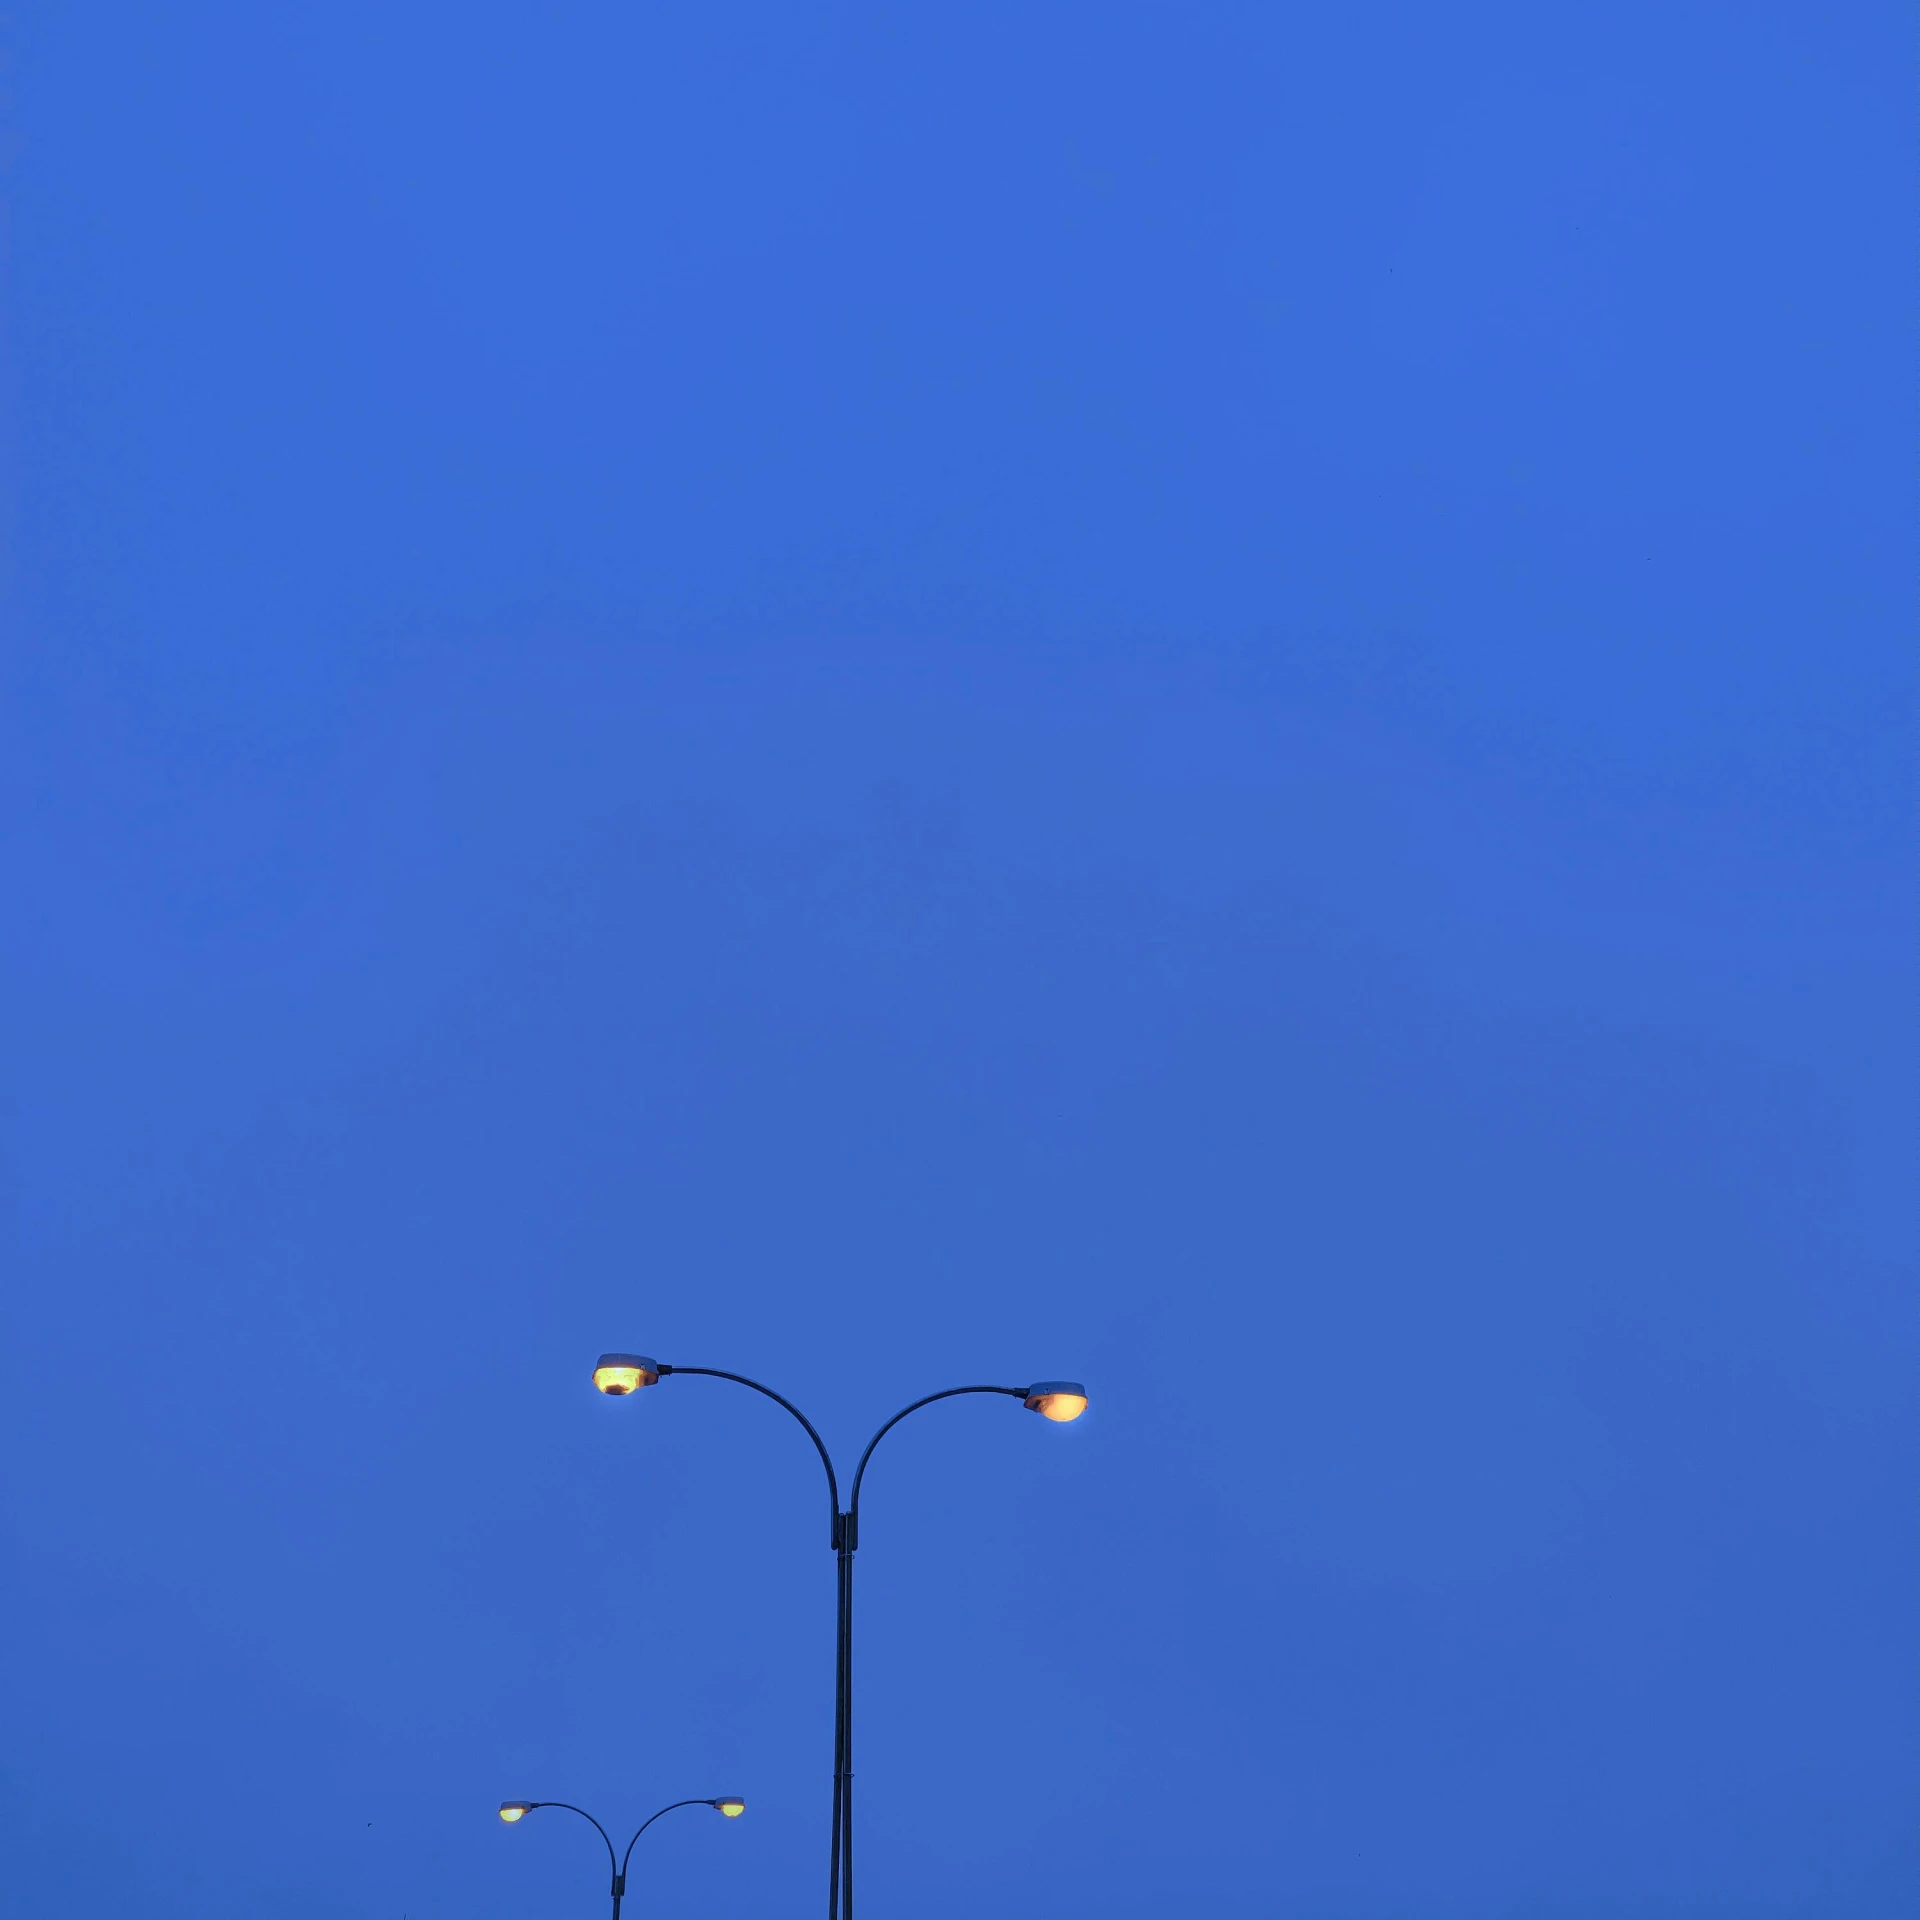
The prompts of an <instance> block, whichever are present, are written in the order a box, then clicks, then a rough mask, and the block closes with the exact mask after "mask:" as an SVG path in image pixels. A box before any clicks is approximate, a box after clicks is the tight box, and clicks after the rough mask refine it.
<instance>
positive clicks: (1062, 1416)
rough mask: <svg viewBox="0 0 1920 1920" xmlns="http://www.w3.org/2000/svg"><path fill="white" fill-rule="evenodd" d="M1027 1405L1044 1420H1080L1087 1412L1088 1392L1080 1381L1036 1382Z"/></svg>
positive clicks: (1030, 1389) (1030, 1391) (1030, 1388)
mask: <svg viewBox="0 0 1920 1920" xmlns="http://www.w3.org/2000/svg"><path fill="white" fill-rule="evenodd" d="M1026 1404H1027V1406H1028V1407H1029V1408H1030V1409H1031V1410H1032V1411H1033V1412H1035V1413H1037V1414H1039V1415H1040V1416H1041V1417H1042V1418H1043V1419H1047V1420H1059V1421H1067V1420H1078V1419H1079V1418H1080V1416H1081V1415H1082V1414H1083V1413H1085V1412H1086V1410H1087V1390H1086V1388H1085V1387H1083V1386H1082V1385H1081V1384H1080V1382H1079V1381H1078V1380H1036V1381H1035V1382H1034V1384H1033V1385H1032V1386H1030V1387H1029V1388H1028V1389H1027V1401H1026Z"/></svg>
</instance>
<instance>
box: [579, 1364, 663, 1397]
mask: <svg viewBox="0 0 1920 1920" xmlns="http://www.w3.org/2000/svg"><path fill="white" fill-rule="evenodd" d="M659 1378H660V1369H659V1368H658V1367H657V1366H655V1365H654V1363H653V1362H652V1361H651V1360H649V1359H648V1358H647V1356H646V1355H645V1354H644V1353H603V1354H602V1355H601V1356H600V1361H599V1364H598V1365H597V1366H596V1367H595V1368H594V1370H593V1384H594V1385H595V1386H596V1387H598V1388H599V1389H600V1391H601V1392H602V1393H610V1394H613V1395H614V1396H615V1397H616V1398H617V1397H618V1396H619V1395H620V1394H623V1393H637V1392H638V1391H639V1390H640V1389H641V1388H642V1387H650V1386H652V1385H653V1383H654V1382H655V1381H656V1380H658V1379H659Z"/></svg>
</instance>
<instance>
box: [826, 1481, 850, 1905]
mask: <svg viewBox="0 0 1920 1920" xmlns="http://www.w3.org/2000/svg"><path fill="white" fill-rule="evenodd" d="M833 1535H834V1539H833V1545H834V1573H835V1577H836V1587H835V1592H834V1602H833V1852H832V1857H831V1859H830V1861H829V1863H828V1868H827V1920H840V1854H841V1838H840V1835H841V1821H842V1817H843V1814H844V1809H845V1805H846V1770H847V1571H848V1566H849V1560H848V1555H847V1520H846V1515H845V1514H839V1515H837V1516H836V1517H835V1521H834V1529H833Z"/></svg>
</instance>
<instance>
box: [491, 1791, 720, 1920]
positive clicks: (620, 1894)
mask: <svg viewBox="0 0 1920 1920" xmlns="http://www.w3.org/2000/svg"><path fill="white" fill-rule="evenodd" d="M541 1807H565V1808H566V1810H567V1812H569V1813H577V1814H578V1815H579V1816H580V1818H581V1819H582V1820H585V1821H588V1822H590V1823H591V1825H592V1827H593V1830H594V1832H595V1833H597V1834H598V1835H599V1836H600V1838H601V1839H602V1840H605V1841H606V1843H607V1865H608V1866H609V1867H611V1868H612V1869H613V1920H620V1902H621V1901H622V1900H623V1899H625V1897H626V1892H627V1862H628V1861H629V1860H631V1859H632V1858H633V1840H638V1839H639V1838H640V1836H641V1835H642V1834H643V1833H645V1832H646V1830H647V1829H648V1828H649V1827H650V1826H652V1825H653V1823H654V1821H656V1820H658V1819H659V1818H660V1813H671V1812H672V1811H673V1809H674V1807H711V1808H713V1810H714V1811H715V1812H716V1813H720V1814H724V1815H725V1816H726V1818H727V1819H729V1820H737V1819H739V1817H740V1816H741V1815H742V1814H743V1813H745V1812H746V1810H747V1803H746V1802H745V1801H744V1800H742V1799H741V1798H740V1796H739V1795H738V1794H737V1793H723V1794H722V1795H721V1796H720V1798H719V1799H718V1800H676V1801H674V1802H673V1803H672V1805H671V1806H665V1807H662V1808H661V1809H660V1813H656V1814H652V1815H649V1816H648V1818H646V1819H645V1820H642V1821H641V1822H640V1824H639V1826H637V1827H636V1828H635V1829H634V1830H633V1840H629V1841H628V1842H627V1850H626V1852H625V1853H623V1854H621V1855H620V1856H619V1858H618V1859H615V1857H614V1852H613V1841H612V1840H611V1839H610V1838H609V1837H608V1834H607V1830H606V1828H605V1827H603V1826H602V1825H601V1824H600V1822H599V1821H598V1820H595V1819H594V1817H593V1815H592V1814H590V1813H589V1812H588V1811H587V1810H586V1808H585V1807H576V1806H572V1805H569V1803H568V1802H567V1801H565V1800H502V1801H501V1802H500V1818H501V1819H502V1820H504V1821H505V1822H506V1823H507V1825H508V1826H510V1827H511V1826H513V1825H515V1824H516V1823H517V1822H519V1821H521V1820H524V1819H525V1818H526V1817H527V1815H528V1814H530V1813H534V1812H537V1811H538V1810H539V1809H540V1808H541Z"/></svg>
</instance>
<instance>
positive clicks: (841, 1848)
mask: <svg viewBox="0 0 1920 1920" xmlns="http://www.w3.org/2000/svg"><path fill="white" fill-rule="evenodd" d="M670 1373H690V1374H703V1375H705V1376H706V1377H707V1378H708V1379H711V1380H732V1381H734V1382H736V1383H737V1384H738V1385H740V1386H743V1387H751V1388H752V1389H753V1390H754V1392H755V1393H759V1394H764V1395H765V1396H766V1397H767V1398H768V1399H769V1400H771V1401H773V1402H775V1403H776V1404H777V1405H779V1406H782V1407H785V1408H786V1410H787V1411H788V1412H789V1413H790V1414H792V1415H793V1417H794V1418H795V1419H796V1420H797V1421H799V1423H800V1424H801V1426H803V1427H804V1428H805V1429H806V1430H807V1438H808V1439H809V1440H811V1441H812V1442H813V1445H814V1451H815V1452H816V1453H818V1454H819V1456H820V1464H821V1465H822V1466H823V1467H824V1468H825V1469H826V1473H827V1500H828V1507H829V1512H830V1514H831V1519H832V1527H831V1532H830V1534H829V1543H830V1544H831V1546H832V1548H833V1554H834V1562H835V1571H836V1573H837V1575H838V1581H837V1594H836V1600H835V1605H834V1639H833V1843H832V1846H831V1848H830V1850H829V1855H828V1864H827V1920H853V1557H854V1554H855V1553H856V1552H857V1551H858V1550H859V1546H860V1483H861V1482H862V1481H863V1480H864V1479H865V1478H866V1473H867V1462H868V1461H869V1460H871V1459H872V1458H873V1450H874V1448H875V1447H877V1446H878V1445H879V1444H880V1442H881V1441H882V1440H883V1439H885V1438H886V1436H887V1435H888V1434H889V1433H890V1432H892V1430H893V1429H894V1428H895V1427H897V1426H898V1425H899V1424H900V1422H901V1421H902V1420H904V1419H905V1418H906V1417H907V1415H908V1414H910V1413H917V1412H919V1410H920V1409H921V1408H922V1407H930V1406H932V1405H933V1403H934V1402H935V1401H936V1400H952V1399H955V1398H957V1397H958V1396H960V1395H961V1394H968V1393H995V1394H1004V1395H1005V1396H1007V1397H1008V1398H1010V1399H1014V1400H1018V1401H1020V1402H1022V1403H1023V1404H1024V1405H1025V1406H1027V1407H1028V1408H1030V1409H1031V1410H1032V1411H1033V1412H1035V1413H1039V1414H1043V1415H1045V1417H1046V1418H1047V1419H1049V1420H1053V1421H1067V1420H1076V1419H1078V1418H1079V1416H1080V1415H1081V1414H1083V1413H1084V1412H1085V1411H1086V1409H1087V1395H1086V1389H1085V1388H1083V1387H1082V1386H1081V1385H1080V1383H1079V1382H1078V1381H1076V1380H1043V1381H1040V1382H1038V1383H1036V1384H1035V1385H1033V1386H1030V1387H948V1388H946V1389H945V1390H944V1391H942V1392H940V1393H930V1394H928V1395H926V1396H925V1398H923V1399H919V1400H915V1401H914V1402H912V1404H911V1405H908V1406H904V1407H902V1408H901V1409H900V1411H899V1412H898V1413H896V1414H895V1415H894V1416H893V1418H892V1419H891V1420H889V1421H887V1422H886V1423H885V1425H883V1426H882V1427H881V1428H880V1430H879V1431H878V1432H877V1433H875V1435H874V1436H873V1438H872V1439H871V1440H869V1441H868V1442H867V1445H866V1451H865V1452H864V1453H862V1454H861V1456H860V1461H859V1464H858V1465H857V1466H856V1467H855V1468H854V1471H853V1484H852V1487H851V1489H850V1491H849V1493H848V1497H847V1503H846V1505H845V1506H844V1507H842V1505H841V1504H840V1478H839V1475H838V1474H837V1473H835V1471H834V1466H833V1456H832V1454H830V1453H829V1452H828V1451H827V1444H826V1442H825V1441H824V1440H822V1439H821V1438H820V1435H819V1432H818V1430H817V1429H816V1428H815V1427H814V1424H813V1422H812V1421H811V1420H809V1419H808V1418H807V1416H806V1415H805V1414H804V1413H802V1412H801V1411H800V1409H799V1408H798V1407H796V1406H795V1405H794V1404H793V1402H792V1401H791V1400H789V1399H787V1398H786V1397H785V1395H783V1394H778V1393H775V1392H774V1390H773V1389H772V1388H771V1387H768V1386H763V1385H762V1384H761V1383H760V1382H759V1381H758V1380H749V1379H748V1378H747V1376H746V1375H745V1374H744V1373H727V1372H725V1371H723V1370H722V1369H721V1368H719V1367H673V1366H668V1365H667V1364H666V1363H665V1362H664V1361H660V1362H656V1361H653V1360H649V1359H647V1358H646V1357H645V1356H644V1355H641V1354H632V1353H608V1354H603V1355H601V1358H600V1364H599V1365H598V1366H597V1367H595V1368H594V1370H593V1383H594V1385H595V1386H596V1387H598V1388H599V1389H600V1391H601V1392H602V1393H609V1394H614V1395H621V1394H628V1393H633V1392H635V1391H637V1390H638V1389H639V1388H641V1387H650V1386H653V1385H655V1384H656V1383H657V1382H658V1381H660V1380H662V1379H664V1378H665V1377H666V1376H667V1375H668V1374H670Z"/></svg>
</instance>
